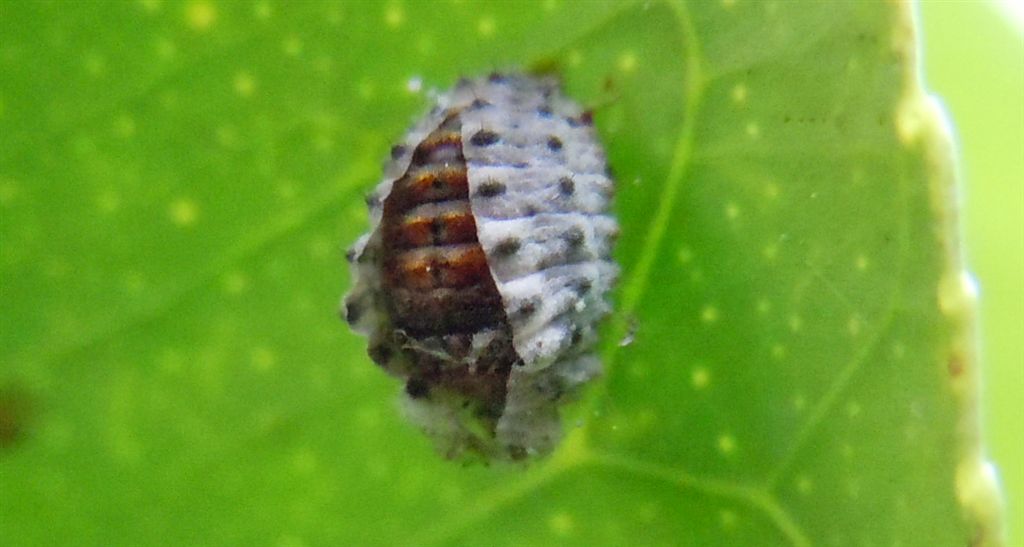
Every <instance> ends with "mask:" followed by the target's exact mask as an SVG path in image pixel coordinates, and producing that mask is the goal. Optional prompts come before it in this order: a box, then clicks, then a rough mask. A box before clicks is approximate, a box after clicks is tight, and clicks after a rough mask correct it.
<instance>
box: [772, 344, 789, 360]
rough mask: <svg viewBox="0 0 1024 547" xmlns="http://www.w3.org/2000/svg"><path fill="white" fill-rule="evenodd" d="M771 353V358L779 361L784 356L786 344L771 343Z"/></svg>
mask: <svg viewBox="0 0 1024 547" xmlns="http://www.w3.org/2000/svg"><path fill="white" fill-rule="evenodd" d="M771 354H772V359H775V360H776V361H781V360H782V359H783V358H785V357H786V346H783V345H782V344H772V348H771Z"/></svg>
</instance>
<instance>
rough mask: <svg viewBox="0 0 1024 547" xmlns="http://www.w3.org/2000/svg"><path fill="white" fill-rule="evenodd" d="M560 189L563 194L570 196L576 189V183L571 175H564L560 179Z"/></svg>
mask: <svg viewBox="0 0 1024 547" xmlns="http://www.w3.org/2000/svg"><path fill="white" fill-rule="evenodd" d="M558 191H559V192H561V193H562V195H563V196H565V197H569V196H571V195H572V194H573V192H575V191H576V183H574V182H573V181H572V179H571V178H569V177H562V178H560V179H558Z"/></svg>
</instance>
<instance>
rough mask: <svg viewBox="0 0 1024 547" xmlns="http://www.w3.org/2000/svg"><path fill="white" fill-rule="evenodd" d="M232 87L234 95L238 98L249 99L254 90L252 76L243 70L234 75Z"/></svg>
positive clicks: (254, 84) (254, 85)
mask: <svg viewBox="0 0 1024 547" xmlns="http://www.w3.org/2000/svg"><path fill="white" fill-rule="evenodd" d="M234 87H235V93H238V94H239V95H240V96H242V97H251V96H252V93H253V91H255V90H256V80H254V79H253V77H252V74H249V73H248V72H246V71H244V70H243V71H240V72H238V73H237V74H235V80H234Z"/></svg>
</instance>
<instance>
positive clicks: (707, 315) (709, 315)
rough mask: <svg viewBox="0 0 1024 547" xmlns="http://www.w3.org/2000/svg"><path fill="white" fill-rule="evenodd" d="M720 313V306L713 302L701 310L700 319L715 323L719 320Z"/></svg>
mask: <svg viewBox="0 0 1024 547" xmlns="http://www.w3.org/2000/svg"><path fill="white" fill-rule="evenodd" d="M718 315H719V313H718V308H716V307H715V306H714V305H712V304H708V305H706V306H704V308H703V309H702V310H701V311H700V320H701V321H702V322H704V323H714V322H715V321H718Z"/></svg>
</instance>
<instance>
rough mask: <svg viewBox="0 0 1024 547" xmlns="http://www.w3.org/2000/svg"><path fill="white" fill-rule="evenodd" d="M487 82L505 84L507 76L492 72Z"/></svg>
mask: <svg viewBox="0 0 1024 547" xmlns="http://www.w3.org/2000/svg"><path fill="white" fill-rule="evenodd" d="M487 81H489V82H492V83H500V82H504V81H505V75H504V74H501V73H499V72H492V73H491V74H490V75H489V76H487Z"/></svg>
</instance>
